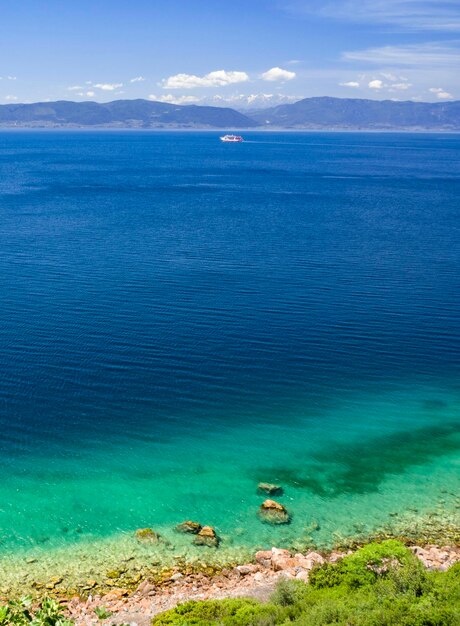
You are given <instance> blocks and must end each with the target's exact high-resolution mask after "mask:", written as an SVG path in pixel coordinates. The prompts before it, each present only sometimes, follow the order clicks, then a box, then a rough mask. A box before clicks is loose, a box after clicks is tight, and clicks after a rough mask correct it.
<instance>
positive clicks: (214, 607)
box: [0, 540, 460, 626]
mask: <svg viewBox="0 0 460 626" xmlns="http://www.w3.org/2000/svg"><path fill="white" fill-rule="evenodd" d="M93 612H94V619H97V620H98V621H99V623H103V624H106V625H111V624H112V617H113V618H114V619H115V617H116V616H115V615H112V613H111V611H110V610H107V609H106V608H105V607H104V606H98V607H96V608H94V609H93ZM115 621H116V620H115ZM114 623H115V622H114ZM74 624H75V622H73V621H72V620H69V619H68V617H67V615H66V610H65V603H63V602H62V601H61V602H58V601H57V600H56V599H53V598H45V599H42V601H41V602H40V603H38V604H37V602H36V601H32V599H31V598H23V599H22V600H11V601H10V602H7V603H5V604H4V605H3V606H0V626H7V625H8V626H9V625H11V626H74ZM212 624H216V625H222V626H252V625H254V626H276V625H284V626H286V625H288V624H294V625H297V626H322V625H323V624H324V625H325V624H336V625H342V626H393V625H394V626H396V625H397V626H458V624H460V562H458V563H456V564H455V565H453V566H452V567H450V569H448V570H447V571H438V570H427V569H426V568H425V567H424V566H423V564H422V563H421V562H420V560H419V559H417V557H416V556H415V555H414V553H413V552H412V551H411V550H409V549H408V548H407V547H406V546H404V545H403V544H402V543H401V542H399V541H397V540H387V541H383V542H373V543H370V544H367V545H364V546H362V547H361V548H359V549H358V550H356V551H355V552H353V553H350V554H348V555H347V556H345V557H344V558H342V559H340V560H338V561H337V562H334V563H331V562H327V561H326V562H324V563H318V564H317V565H316V566H315V567H314V568H313V569H312V570H311V571H310V574H309V581H308V583H307V584H305V582H304V581H301V580H294V579H287V578H285V579H281V581H280V582H279V583H278V585H277V587H276V590H275V592H274V593H273V594H272V596H271V598H270V600H269V601H268V602H259V601H258V600H255V599H253V598H227V599H224V600H213V599H210V600H204V601H193V600H192V601H188V602H185V603H183V604H180V605H179V606H177V607H176V608H174V609H171V610H169V611H166V612H163V613H161V614H159V615H157V616H155V617H154V618H153V620H152V626H206V625H212Z"/></svg>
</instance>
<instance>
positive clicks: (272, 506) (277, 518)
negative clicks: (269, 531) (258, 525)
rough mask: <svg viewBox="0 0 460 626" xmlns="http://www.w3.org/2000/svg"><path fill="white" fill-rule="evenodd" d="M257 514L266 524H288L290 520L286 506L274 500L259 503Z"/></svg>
mask: <svg viewBox="0 0 460 626" xmlns="http://www.w3.org/2000/svg"><path fill="white" fill-rule="evenodd" d="M258 515H259V518H260V520H261V521H262V522H265V523H266V524H289V522H290V521H291V516H290V515H289V513H288V511H287V509H286V507H285V506H283V505H282V504H280V503H279V502H276V501H275V500H265V502H263V503H262V504H261V505H260V508H259V511H258Z"/></svg>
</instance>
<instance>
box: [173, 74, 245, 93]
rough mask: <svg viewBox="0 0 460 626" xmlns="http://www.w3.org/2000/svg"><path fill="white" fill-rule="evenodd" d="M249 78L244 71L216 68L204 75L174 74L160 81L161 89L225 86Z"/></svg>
mask: <svg viewBox="0 0 460 626" xmlns="http://www.w3.org/2000/svg"><path fill="white" fill-rule="evenodd" d="M248 80H249V76H248V75H247V74H246V72H236V71H232V72H227V71H225V70H216V71H214V72H209V74H205V75H204V76H195V74H175V75H174V76H170V77H169V78H166V79H164V80H163V81H162V82H161V86H162V87H163V89H194V88H196V87H225V86H226V85H233V84H235V83H245V82H247V81H248Z"/></svg>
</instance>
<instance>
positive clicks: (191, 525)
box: [175, 520, 203, 535]
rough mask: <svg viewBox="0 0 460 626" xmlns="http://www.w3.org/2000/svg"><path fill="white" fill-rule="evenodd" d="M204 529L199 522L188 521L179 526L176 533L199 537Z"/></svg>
mask: <svg viewBox="0 0 460 626" xmlns="http://www.w3.org/2000/svg"><path fill="white" fill-rule="evenodd" d="M202 528H203V527H202V526H201V524H199V523H198V522H192V521H191V520H186V521H185V522H182V524H178V525H177V526H176V528H175V531H176V532H178V533H184V534H190V535H197V534H198V533H199V532H200V530H201V529H202Z"/></svg>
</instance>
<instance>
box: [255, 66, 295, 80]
mask: <svg viewBox="0 0 460 626" xmlns="http://www.w3.org/2000/svg"><path fill="white" fill-rule="evenodd" d="M260 77H261V78H262V79H263V80H269V81H275V80H292V79H293V78H295V77H296V73H295V72H290V71H289V70H283V69H282V68H281V67H272V68H271V69H269V70H267V71H266V72H264V73H263V74H261V76H260Z"/></svg>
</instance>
